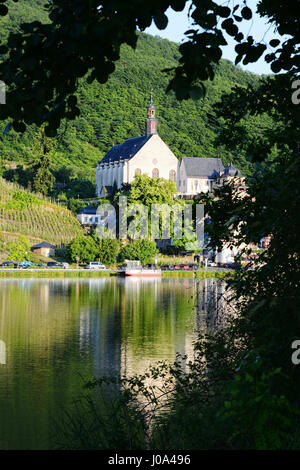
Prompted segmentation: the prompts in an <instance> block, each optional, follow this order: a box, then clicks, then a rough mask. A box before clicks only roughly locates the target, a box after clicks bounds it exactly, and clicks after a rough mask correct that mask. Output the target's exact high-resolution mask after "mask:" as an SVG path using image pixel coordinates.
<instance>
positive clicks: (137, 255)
mask: <svg viewBox="0 0 300 470" xmlns="http://www.w3.org/2000/svg"><path fill="white" fill-rule="evenodd" d="M157 253H158V250H157V248H156V244H155V242H153V241H151V240H134V241H133V242H131V243H128V244H127V245H125V246H123V247H122V248H121V251H120V259H121V261H124V260H125V259H129V260H140V261H141V263H142V264H143V265H145V264H148V263H152V262H153V258H154V256H155V255H156V254H157Z"/></svg>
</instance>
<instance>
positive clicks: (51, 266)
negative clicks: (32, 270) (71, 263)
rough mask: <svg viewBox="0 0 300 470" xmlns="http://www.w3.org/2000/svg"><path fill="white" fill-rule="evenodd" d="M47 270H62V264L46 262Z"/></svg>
mask: <svg viewBox="0 0 300 470" xmlns="http://www.w3.org/2000/svg"><path fill="white" fill-rule="evenodd" d="M47 268H63V264H62V263H58V262H57V261H48V263H47Z"/></svg>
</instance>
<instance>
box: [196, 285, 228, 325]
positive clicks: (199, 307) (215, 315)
mask: <svg viewBox="0 0 300 470" xmlns="http://www.w3.org/2000/svg"><path fill="white" fill-rule="evenodd" d="M195 308H196V316H195V330H196V331H199V333H212V332H213V331H214V330H215V329H216V328H219V327H221V326H222V324H223V323H224V322H225V321H226V316H227V315H229V314H230V313H232V312H233V305H232V304H231V303H230V292H229V291H228V290H226V283H225V282H224V281H219V280H216V279H203V280H195Z"/></svg>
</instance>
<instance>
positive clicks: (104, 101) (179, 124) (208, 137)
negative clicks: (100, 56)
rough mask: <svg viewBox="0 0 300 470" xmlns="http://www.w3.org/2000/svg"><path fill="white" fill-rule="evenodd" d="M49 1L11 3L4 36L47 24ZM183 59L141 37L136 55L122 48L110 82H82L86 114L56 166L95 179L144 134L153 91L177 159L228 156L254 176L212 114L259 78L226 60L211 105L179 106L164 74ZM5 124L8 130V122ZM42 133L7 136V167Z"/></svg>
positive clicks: (60, 146) (66, 128)
mask: <svg viewBox="0 0 300 470" xmlns="http://www.w3.org/2000/svg"><path fill="white" fill-rule="evenodd" d="M42 4H43V1H42V0H19V2H18V3H14V2H11V5H12V6H11V9H10V17H5V18H3V19H1V20H0V28H1V36H2V39H3V38H4V37H5V36H6V35H7V33H8V32H9V31H13V30H17V29H18V25H19V24H20V22H27V21H32V20H36V19H39V20H41V21H47V13H46V12H45V11H44V10H43V7H42ZM178 57H179V52H178V45H177V44H176V43H173V42H170V41H168V40H165V39H161V38H159V37H153V36H149V35H146V34H143V33H141V34H140V38H139V41H138V46H137V49H136V51H134V50H132V49H131V48H130V47H128V46H124V47H123V48H122V55H121V59H120V60H119V62H118V64H117V66H116V70H115V72H114V74H113V75H112V76H111V78H110V80H109V81H108V82H107V83H106V84H105V85H100V84H99V83H97V82H94V83H92V84H90V85H88V84H87V83H86V81H85V80H82V81H81V83H80V89H79V92H78V96H79V102H80V108H81V116H80V117H79V118H77V119H76V121H72V122H67V123H64V124H63V125H62V126H61V129H60V131H59V136H58V139H57V140H56V141H55V152H53V156H52V165H53V168H55V169H58V168H59V167H60V166H63V165H65V166H73V167H76V168H81V169H84V171H85V172H86V175H87V176H88V177H93V174H94V173H93V170H94V169H95V165H96V162H97V161H98V160H99V159H101V158H102V157H103V156H104V155H105V153H106V152H107V151H108V150H109V149H110V147H111V146H112V145H116V144H119V143H121V142H123V141H124V140H125V139H127V138H130V137H136V136H139V135H142V134H144V120H145V117H146V106H147V104H148V102H149V95H150V91H151V90H152V91H153V96H154V103H155V105H156V109H157V117H158V121H159V123H158V132H159V134H160V136H161V137H162V139H163V140H164V141H165V142H166V143H167V144H168V146H169V147H170V149H171V150H172V151H173V152H174V153H175V155H176V156H177V157H182V156H189V157H222V159H223V163H224V164H226V163H228V162H229V161H230V160H232V161H233V162H234V163H235V165H236V166H238V167H239V168H240V169H241V170H242V171H244V172H245V173H247V172H248V171H249V169H250V167H249V165H248V164H247V162H246V160H245V158H244V156H242V155H230V154H229V153H227V152H225V151H224V149H223V148H222V147H217V146H216V144H215V143H214V139H215V136H216V132H217V129H218V126H217V122H216V121H215V119H214V118H213V116H212V104H213V103H215V102H216V101H218V99H219V98H220V96H221V94H222V93H223V92H225V91H229V90H230V88H231V87H232V86H233V85H234V84H235V83H239V84H241V85H246V84H247V83H249V82H255V81H256V80H258V78H257V77H256V76H255V75H253V74H250V73H246V72H244V71H242V70H241V69H239V68H237V67H235V66H234V65H233V64H232V63H230V62H229V61H222V62H221V64H220V66H219V67H218V70H217V75H216V79H215V81H214V82H213V83H209V84H208V89H207V96H206V97H205V99H204V100H199V101H192V100H189V101H183V102H178V101H177V100H176V99H175V96H174V94H173V93H171V94H168V95H166V94H165V89H166V87H167V83H168V80H169V78H168V77H167V75H166V74H164V73H163V72H162V70H163V69H165V68H169V67H172V66H175V65H176V61H177V59H178ZM0 79H1V77H0ZM0 124H1V127H2V128H4V127H5V125H6V122H2V123H0ZM35 134H36V130H35V129H34V128H31V129H30V130H28V131H26V133H25V134H19V135H18V134H16V133H15V132H13V131H10V132H9V133H8V134H7V136H4V135H2V133H1V137H0V156H1V157H2V167H4V166H7V164H9V162H18V163H25V164H26V165H27V164H30V163H31V161H32V146H33V141H34V135H35Z"/></svg>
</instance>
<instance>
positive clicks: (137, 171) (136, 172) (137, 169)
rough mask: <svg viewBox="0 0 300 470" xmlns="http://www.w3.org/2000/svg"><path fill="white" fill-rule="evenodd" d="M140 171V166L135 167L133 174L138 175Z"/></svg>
mask: <svg viewBox="0 0 300 470" xmlns="http://www.w3.org/2000/svg"><path fill="white" fill-rule="evenodd" d="M141 173H142V172H141V169H140V168H136V169H135V172H134V176H136V175H140V174H141Z"/></svg>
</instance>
